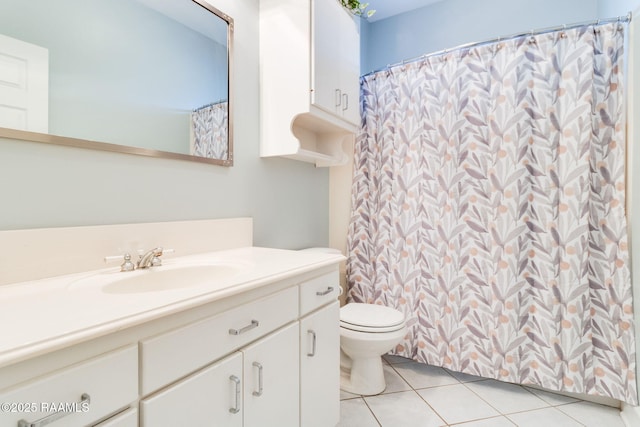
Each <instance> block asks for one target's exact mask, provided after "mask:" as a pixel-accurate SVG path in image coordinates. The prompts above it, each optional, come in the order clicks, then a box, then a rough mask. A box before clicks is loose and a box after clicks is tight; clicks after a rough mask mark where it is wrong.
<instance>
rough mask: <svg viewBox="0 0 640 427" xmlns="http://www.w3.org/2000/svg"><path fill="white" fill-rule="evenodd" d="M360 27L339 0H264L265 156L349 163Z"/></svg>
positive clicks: (262, 151)
mask: <svg viewBox="0 0 640 427" xmlns="http://www.w3.org/2000/svg"><path fill="white" fill-rule="evenodd" d="M359 32H360V26H359V18H355V17H353V16H352V15H351V14H350V13H349V12H348V11H347V10H345V9H344V8H343V7H342V6H341V5H340V3H339V2H338V0H260V56H261V60H260V75H261V82H260V90H261V94H260V102H261V132H262V135H261V139H260V141H261V146H260V147H261V148H260V154H261V156H263V157H270V156H284V157H288V158H292V159H296V160H302V161H306V162H311V163H315V164H316V166H335V165H340V164H344V163H346V161H347V159H348V157H347V155H346V153H345V152H344V150H343V143H345V142H349V141H351V140H352V139H353V137H354V134H355V132H356V131H357V130H358V127H359V125H360V113H359V110H360V105H359V93H360V83H359V75H360V34H359Z"/></svg>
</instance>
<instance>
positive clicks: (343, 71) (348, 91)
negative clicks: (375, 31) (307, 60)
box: [311, 0, 360, 125]
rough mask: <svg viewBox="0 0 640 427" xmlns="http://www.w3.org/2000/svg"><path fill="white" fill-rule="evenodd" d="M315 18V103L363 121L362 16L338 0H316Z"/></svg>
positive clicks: (313, 14)
mask: <svg viewBox="0 0 640 427" xmlns="http://www.w3.org/2000/svg"><path fill="white" fill-rule="evenodd" d="M311 22H312V55H311V58H312V67H311V70H312V71H311V73H312V76H311V81H312V88H311V103H312V104H314V105H315V106H316V107H318V108H321V109H322V110H324V111H327V112H329V113H331V114H335V115H336V116H338V117H340V118H342V119H344V120H347V121H348V122H350V123H352V124H355V125H359V124H360V114H359V93H360V89H359V81H358V78H359V74H360V22H359V18H355V17H353V16H352V15H351V14H350V13H349V12H347V11H346V10H345V9H344V8H343V7H342V6H341V5H340V3H339V2H338V0H312V20H311Z"/></svg>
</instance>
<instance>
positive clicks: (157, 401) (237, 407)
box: [140, 352, 243, 427]
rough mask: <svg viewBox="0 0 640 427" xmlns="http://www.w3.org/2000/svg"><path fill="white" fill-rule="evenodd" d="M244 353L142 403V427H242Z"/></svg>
mask: <svg viewBox="0 0 640 427" xmlns="http://www.w3.org/2000/svg"><path fill="white" fill-rule="evenodd" d="M241 393H242V353H239V352H238V353H234V354H233V355H231V356H229V357H227V358H226V359H223V360H222V361H220V362H218V363H216V364H214V365H212V366H210V367H208V368H205V369H203V370H201V371H199V372H197V373H195V374H193V375H191V376H189V377H187V378H186V379H184V380H182V381H180V382H178V383H177V384H175V385H173V386H171V387H169V388H167V389H165V390H163V391H160V392H159V393H157V394H155V395H153V396H151V397H149V398H147V399H144V400H142V401H141V402H140V412H141V418H140V421H141V423H140V425H141V426H142V427H158V426H202V427H207V426H211V427H214V426H216V427H217V426H225V427H242V416H243V414H242V394H241Z"/></svg>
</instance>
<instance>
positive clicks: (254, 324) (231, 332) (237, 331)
mask: <svg viewBox="0 0 640 427" xmlns="http://www.w3.org/2000/svg"><path fill="white" fill-rule="evenodd" d="M258 326H260V322H258V321H257V320H252V321H251V324H250V325H247V326H245V327H244V328H240V329H229V335H240V334H244V333H245V332H248V331H250V330H252V329H255V328H257V327H258Z"/></svg>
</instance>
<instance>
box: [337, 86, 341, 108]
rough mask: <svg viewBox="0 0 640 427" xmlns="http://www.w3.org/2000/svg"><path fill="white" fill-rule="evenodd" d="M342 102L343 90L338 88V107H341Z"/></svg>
mask: <svg viewBox="0 0 640 427" xmlns="http://www.w3.org/2000/svg"><path fill="white" fill-rule="evenodd" d="M340 104H342V91H341V90H340V89H336V107H339V106H340Z"/></svg>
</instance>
